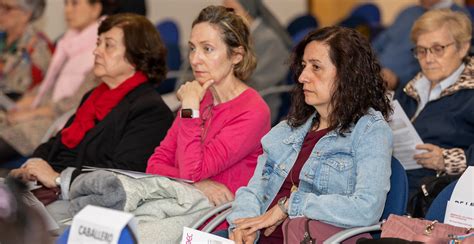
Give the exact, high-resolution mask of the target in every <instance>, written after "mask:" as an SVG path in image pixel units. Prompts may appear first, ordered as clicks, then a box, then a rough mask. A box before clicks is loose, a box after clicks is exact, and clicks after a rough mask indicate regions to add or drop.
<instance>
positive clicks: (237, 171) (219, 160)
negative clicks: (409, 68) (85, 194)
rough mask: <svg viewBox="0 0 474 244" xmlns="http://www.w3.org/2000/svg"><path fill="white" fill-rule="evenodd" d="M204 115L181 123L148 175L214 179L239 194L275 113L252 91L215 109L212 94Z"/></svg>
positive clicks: (151, 162) (157, 153)
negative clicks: (272, 113)
mask: <svg viewBox="0 0 474 244" xmlns="http://www.w3.org/2000/svg"><path fill="white" fill-rule="evenodd" d="M200 115H201V116H200V118H195V119H188V118H184V119H182V118H180V117H177V118H176V119H175V121H174V122H173V125H172V127H171V128H170V129H169V131H168V134H167V135H166V137H165V139H164V140H163V141H162V142H161V144H160V146H158V147H157V148H156V149H155V153H153V155H152V156H151V157H150V159H149V160H148V167H147V170H146V172H147V173H151V174H159V175H164V176H170V177H176V178H182V179H188V180H192V181H194V182H197V181H200V180H204V179H212V180H214V181H216V182H219V183H221V184H224V185H226V186H227V187H228V188H229V190H230V191H232V192H233V193H235V191H236V190H237V189H238V188H239V187H241V186H244V185H247V183H248V181H249V180H250V178H251V177H252V175H253V172H254V169H255V167H256V164H257V157H258V156H259V155H260V154H262V147H261V145H260V139H261V138H262V137H263V135H265V134H266V133H267V132H268V131H269V130H270V110H269V108H268V106H267V104H266V103H265V101H263V99H262V98H261V97H260V95H259V94H258V93H257V92H256V91H255V90H253V89H252V88H248V89H247V90H246V91H244V92H243V93H242V94H240V95H239V96H238V97H236V98H234V99H232V100H231V101H228V102H225V103H221V104H218V105H215V106H213V98H212V95H211V93H210V92H207V93H206V95H205V96H204V98H203V100H202V101H201V104H200Z"/></svg>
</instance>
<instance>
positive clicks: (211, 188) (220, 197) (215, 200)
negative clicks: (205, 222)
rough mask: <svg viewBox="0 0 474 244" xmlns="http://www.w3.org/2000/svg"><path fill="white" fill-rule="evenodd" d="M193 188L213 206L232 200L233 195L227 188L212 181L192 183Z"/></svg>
mask: <svg viewBox="0 0 474 244" xmlns="http://www.w3.org/2000/svg"><path fill="white" fill-rule="evenodd" d="M194 186H195V187H196V188H197V189H198V190H200V191H202V193H204V195H206V197H207V198H208V199H209V201H210V202H211V203H212V204H214V206H219V205H221V204H224V203H227V202H230V201H233V200H234V194H232V192H231V191H229V189H228V188H227V186H225V185H223V184H221V183H218V182H215V181H213V180H202V181H199V182H196V183H194Z"/></svg>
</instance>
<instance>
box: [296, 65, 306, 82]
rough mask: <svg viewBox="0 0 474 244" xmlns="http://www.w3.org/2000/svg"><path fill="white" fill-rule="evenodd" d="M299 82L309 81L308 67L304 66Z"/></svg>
mask: <svg viewBox="0 0 474 244" xmlns="http://www.w3.org/2000/svg"><path fill="white" fill-rule="evenodd" d="M298 82H299V83H305V82H308V76H307V74H306V69H305V68H303V70H302V71H301V74H300V76H298Z"/></svg>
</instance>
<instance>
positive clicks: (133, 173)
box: [83, 166, 194, 183]
mask: <svg viewBox="0 0 474 244" xmlns="http://www.w3.org/2000/svg"><path fill="white" fill-rule="evenodd" d="M83 170H84V171H94V170H107V171H110V172H114V173H117V174H122V175H126V176H128V177H131V178H133V179H142V178H146V177H156V176H160V175H155V174H147V173H143V172H138V171H132V170H125V169H112V168H96V167H90V166H85V167H84V169H83ZM161 177H167V178H170V179H172V180H177V181H182V182H186V183H194V182H193V181H191V180H186V179H181V178H175V177H169V176H161Z"/></svg>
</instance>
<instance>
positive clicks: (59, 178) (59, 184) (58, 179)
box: [54, 176, 61, 186]
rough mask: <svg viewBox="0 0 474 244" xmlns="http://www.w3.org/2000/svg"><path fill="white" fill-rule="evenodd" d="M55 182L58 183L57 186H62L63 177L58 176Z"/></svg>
mask: <svg viewBox="0 0 474 244" xmlns="http://www.w3.org/2000/svg"><path fill="white" fill-rule="evenodd" d="M54 183H56V186H61V177H60V176H58V177H56V179H54Z"/></svg>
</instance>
